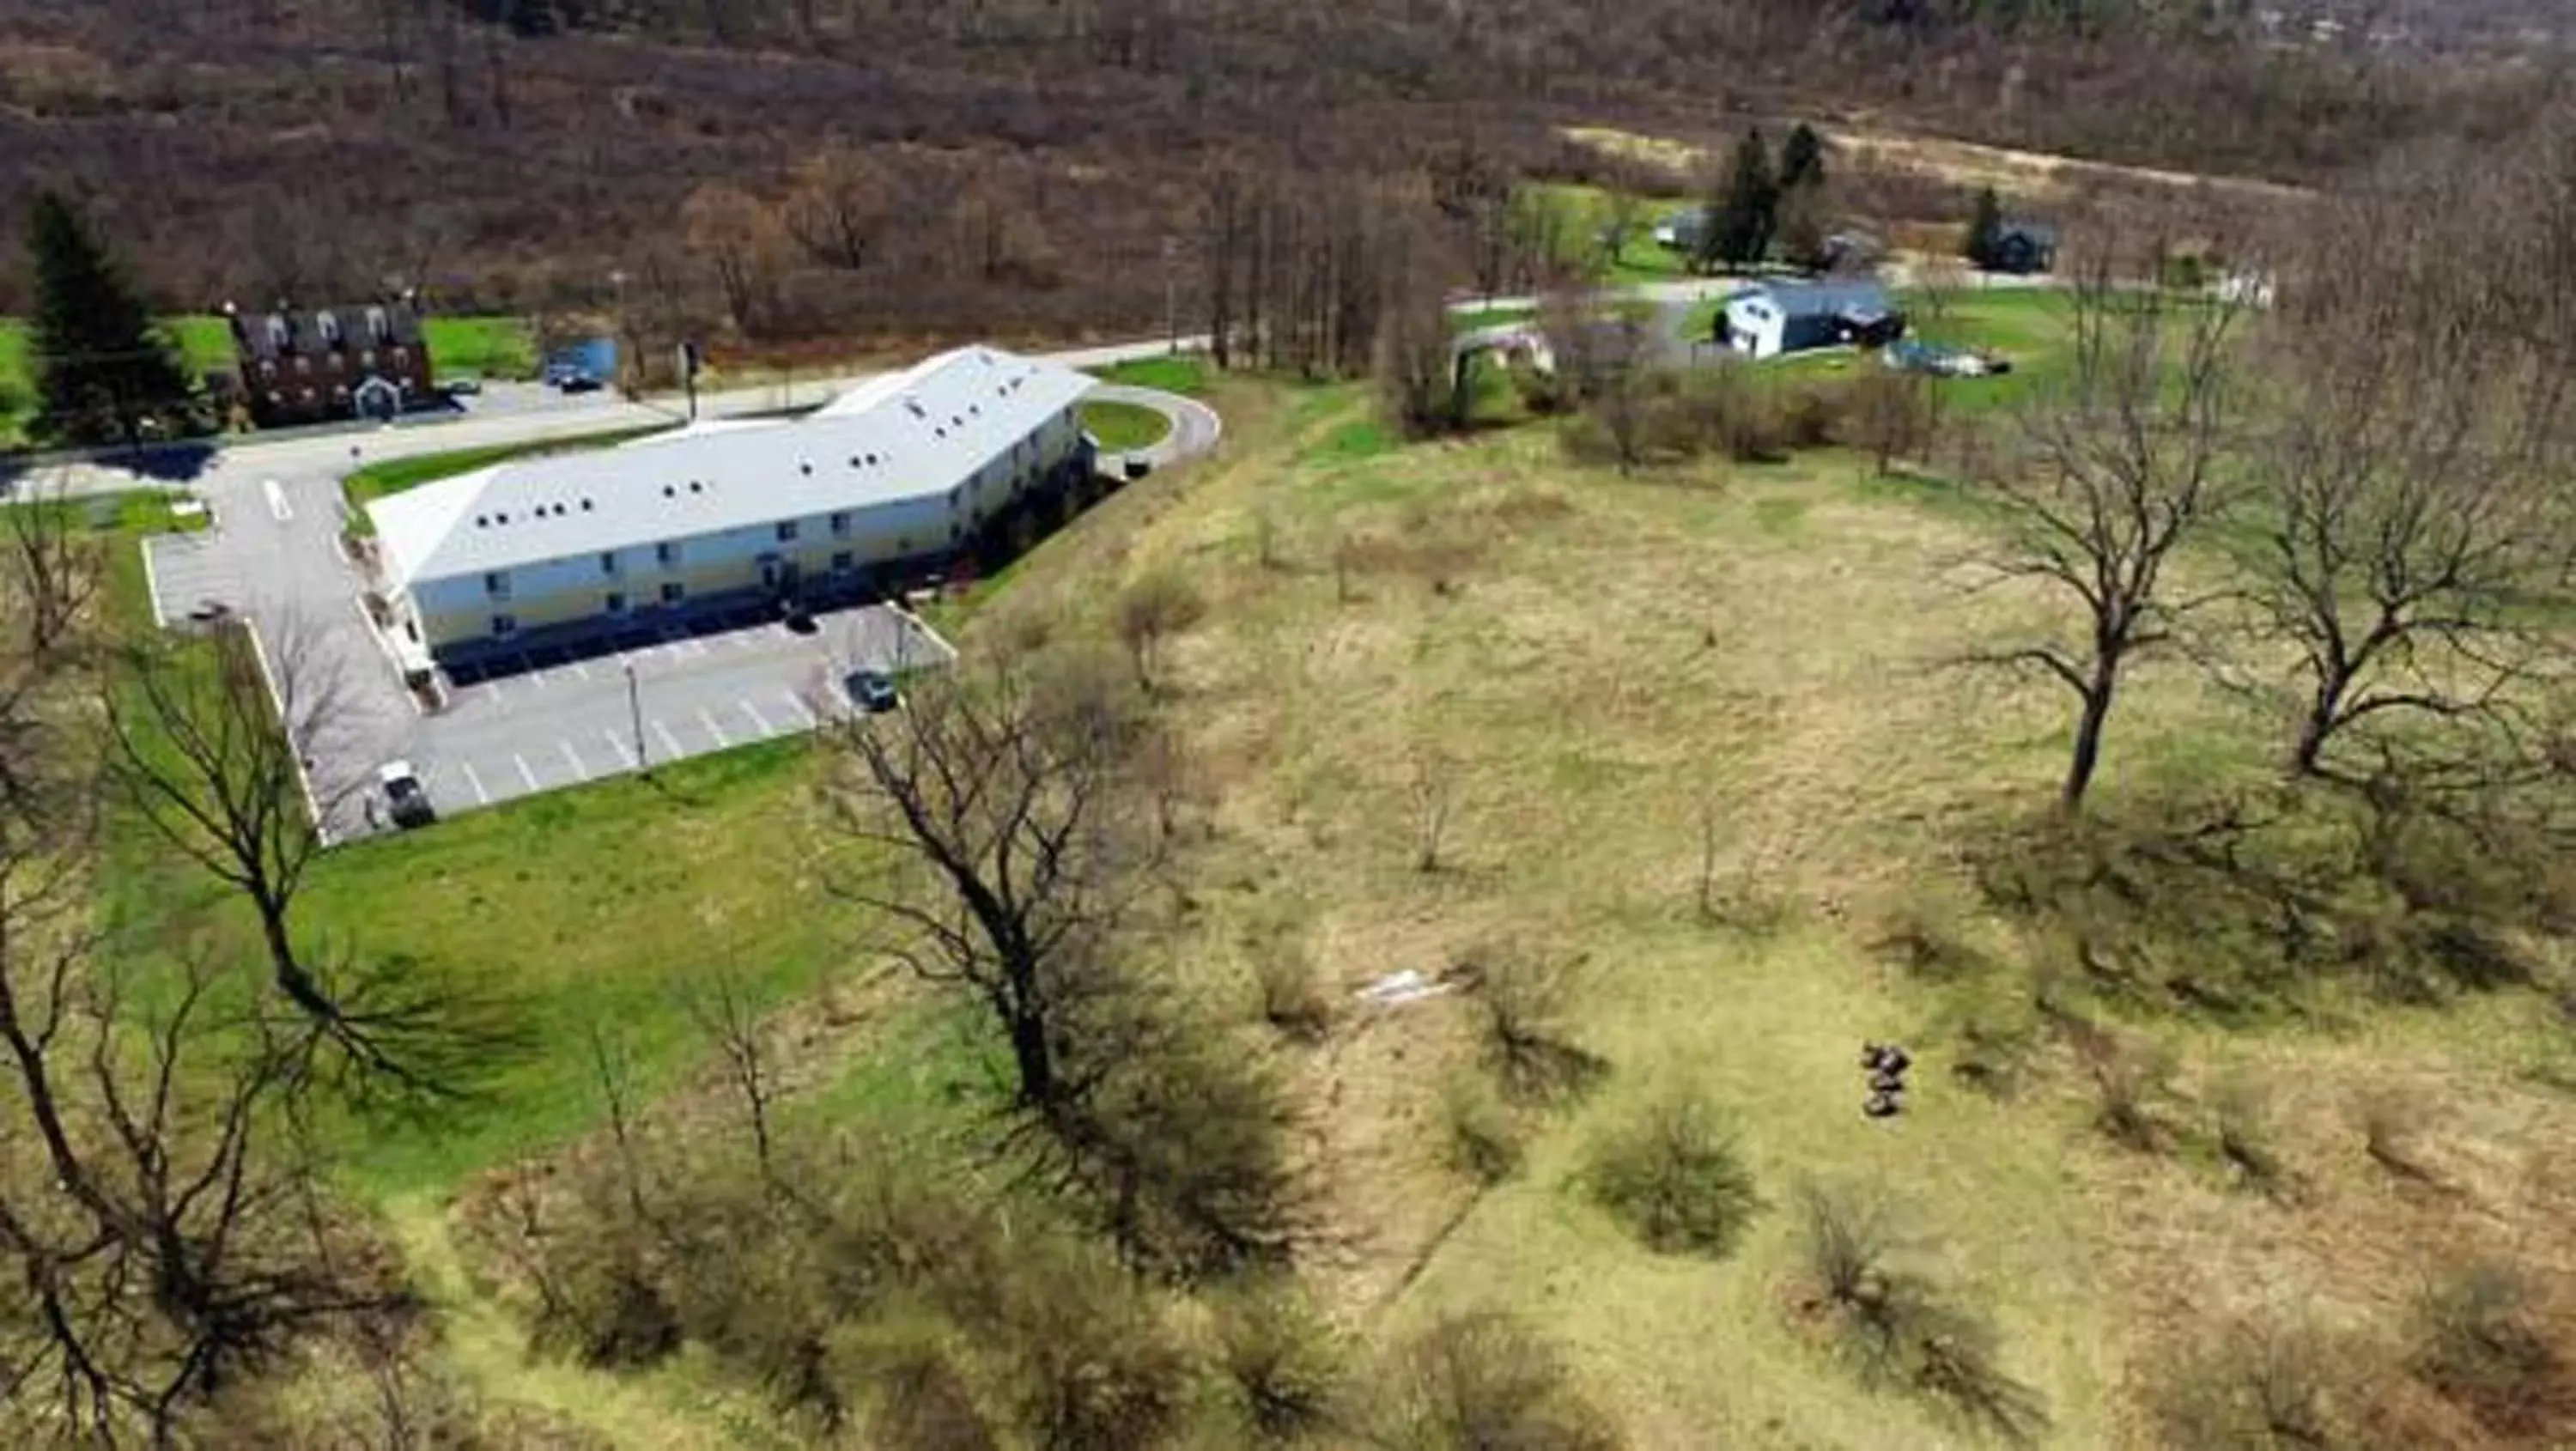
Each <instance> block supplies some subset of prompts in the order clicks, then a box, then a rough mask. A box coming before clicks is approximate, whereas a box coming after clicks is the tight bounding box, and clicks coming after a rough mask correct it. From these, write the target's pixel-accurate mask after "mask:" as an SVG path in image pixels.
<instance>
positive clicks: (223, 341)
mask: <svg viewBox="0 0 2576 1451" xmlns="http://www.w3.org/2000/svg"><path fill="white" fill-rule="evenodd" d="M163 325H164V326H166V327H168V328H169V329H170V333H171V339H172V341H174V342H176V343H177V344H178V345H179V351H180V354H181V355H182V358H183V359H184V361H185V363H186V365H187V369H188V373H189V375H190V376H191V377H201V376H203V375H205V374H207V373H228V372H230V371H232V366H233V339H232V329H231V328H230V326H229V325H227V324H226V323H225V321H224V320H223V319H222V318H220V317H214V316H210V315H208V314H204V313H191V314H186V315H182V316H179V317H173V318H167V319H164V323H163ZM422 328H423V330H424V332H425V334H426V336H427V337H428V340H429V350H430V357H431V359H432V361H433V366H434V367H435V368H436V370H437V373H438V376H440V377H442V378H443V377H450V376H454V375H456V374H460V373H472V374H479V375H481V376H483V377H488V378H524V377H533V376H535V373H536V369H537V344H536V334H535V333H534V332H533V331H532V330H531V329H530V328H529V327H528V324H527V322H526V321H525V320H524V319H521V318H515V317H430V318H425V319H423V320H422ZM35 405H36V378H35V363H34V359H33V358H32V356H31V355H30V339H29V336H28V331H27V324H26V323H25V322H24V321H23V320H21V319H18V318H0V447H7V446H9V445H11V444H15V443H18V442H21V441H23V440H24V437H25V430H26V424H27V419H28V418H29V417H30V416H32V415H33V414H34V412H35Z"/></svg>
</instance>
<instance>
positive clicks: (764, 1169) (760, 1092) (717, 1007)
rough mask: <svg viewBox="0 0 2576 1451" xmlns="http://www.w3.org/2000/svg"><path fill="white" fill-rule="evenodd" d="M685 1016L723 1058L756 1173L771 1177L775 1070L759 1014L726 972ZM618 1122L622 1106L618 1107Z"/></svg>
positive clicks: (700, 994) (702, 992)
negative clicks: (738, 1102)
mask: <svg viewBox="0 0 2576 1451" xmlns="http://www.w3.org/2000/svg"><path fill="white" fill-rule="evenodd" d="M689 1017H690V1018H691V1019H692V1020H693V1021H694V1022H695V1023H696V1024H697V1027H698V1031H699V1032H701V1033H703V1034H705V1035H706V1037H707V1040H708V1041H709V1042H711V1043H713V1044H714V1045H715V1047H716V1051H717V1052H718V1053H719V1054H720V1055H722V1056H723V1058H724V1066H725V1076H726V1077H727V1078H729V1079H731V1080H732V1083H733V1088H734V1091H735V1092H737V1093H739V1094H741V1095H742V1107H743V1113H744V1115H745V1117H746V1118H747V1119H748V1120H749V1121H750V1124H751V1147H752V1153H753V1156H754V1157H755V1158H756V1159H757V1160H758V1161H759V1164H760V1172H761V1173H762V1174H763V1175H767V1174H768V1173H769V1172H770V1146H771V1134H770V1123H769V1109H770V1105H771V1104H772V1103H774V1102H775V1101H776V1100H777V1098H778V1078H777V1068H776V1066H775V1065H774V1064H773V1063H771V1061H770V1057H769V1050H768V1046H767V1045H766V1044H765V1043H763V1042H762V1041H761V1034H760V1012H759V1008H758V1006H757V1005H756V1004H755V1003H753V1002H752V1000H751V997H750V995H749V994H748V993H746V992H744V991H743V988H742V985H741V984H740V983H739V982H737V981H735V980H734V978H733V976H732V975H731V974H729V973H725V972H721V971H719V972H716V973H713V974H710V975H709V977H708V980H707V981H706V982H705V983H703V984H702V985H701V986H700V988H699V990H698V991H697V992H696V993H694V994H693V995H691V997H690V999H689ZM618 1112H619V1116H620V1119H621V1122H622V1119H623V1116H624V1107H623V1105H622V1104H621V1105H620V1106H619V1110H618Z"/></svg>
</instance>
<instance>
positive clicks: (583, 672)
mask: <svg viewBox="0 0 2576 1451" xmlns="http://www.w3.org/2000/svg"><path fill="white" fill-rule="evenodd" d="M572 673H573V674H575V675H578V676H580V677H581V678H582V679H584V680H588V679H589V678H590V667H589V666H587V665H584V664H582V663H581V662H580V661H578V660H575V661H574V662H572Z"/></svg>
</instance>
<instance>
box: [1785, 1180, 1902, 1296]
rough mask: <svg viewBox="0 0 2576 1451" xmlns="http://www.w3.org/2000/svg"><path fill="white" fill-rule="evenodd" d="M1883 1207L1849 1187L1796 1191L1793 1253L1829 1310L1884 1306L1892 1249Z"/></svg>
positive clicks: (1866, 1193) (1871, 1195)
mask: <svg viewBox="0 0 2576 1451" xmlns="http://www.w3.org/2000/svg"><path fill="white" fill-rule="evenodd" d="M1891 1229H1892V1225H1891V1216H1890V1214H1889V1210H1888V1205H1887V1202H1886V1201H1885V1200H1884V1199H1882V1198H1880V1197H1879V1196H1878V1195H1877V1194H1875V1193H1873V1192H1870V1191H1867V1190H1863V1189H1859V1188H1855V1187H1851V1186H1832V1187H1828V1186H1823V1185H1818V1184H1813V1183H1809V1184H1802V1185H1800V1186H1799V1187H1798V1249H1799V1254H1800V1255H1801V1257H1802V1258H1803V1259H1804V1260H1805V1262H1806V1267H1807V1273H1808V1274H1809V1275H1810V1276H1811V1277H1812V1278H1813V1279H1814V1281H1815V1285H1816V1289H1817V1291H1818V1292H1819V1293H1820V1294H1821V1295H1822V1296H1823V1298H1824V1300H1825V1301H1826V1303H1827V1304H1829V1305H1836V1306H1843V1307H1846V1308H1851V1309H1861V1308H1864V1307H1867V1306H1871V1305H1875V1304H1880V1303H1884V1302H1885V1301H1886V1300H1887V1299H1888V1298H1889V1291H1890V1289H1891V1282H1890V1278H1889V1275H1888V1271H1887V1263H1886V1261H1887V1257H1888V1255H1889V1253H1890V1252H1891V1251H1892V1250H1893V1249H1894V1248H1895V1244H1894V1236H1893V1235H1892V1233H1891Z"/></svg>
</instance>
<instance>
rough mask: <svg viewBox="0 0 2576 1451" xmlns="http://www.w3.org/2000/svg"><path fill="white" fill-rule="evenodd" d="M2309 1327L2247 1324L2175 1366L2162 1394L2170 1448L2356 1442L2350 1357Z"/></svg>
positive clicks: (2161, 1418)
mask: <svg viewBox="0 0 2576 1451" xmlns="http://www.w3.org/2000/svg"><path fill="white" fill-rule="evenodd" d="M2346 1349H2348V1348H2347V1347H2338V1346H2335V1345H2333V1344H2331V1343H2329V1342H2328V1341H2327V1340H2326V1339H2325V1338H2324V1337H2323V1336H2321V1335H2319V1334H2317V1333H2316V1332H2315V1331H2313V1330H2310V1329H2307V1328H2305V1327H2283V1326H2260V1327H2257V1326H2240V1327H2238V1328H2237V1329H2235V1330H2234V1331H2232V1332H2230V1333H2229V1334H2227V1335H2224V1336H2220V1337H2216V1338H2215V1343H2213V1344H2211V1345H2208V1346H2206V1347H2204V1348H2203V1349H2202V1350H2201V1351H2200V1352H2199V1353H2197V1354H2195V1355H2192V1356H2189V1357H2187V1358H2185V1359H2184V1360H2182V1361H2181V1362H2179V1363H2177V1364H2176V1365H2174V1366H2172V1367H2170V1368H2168V1370H2167V1372H2166V1373H2165V1374H2164V1375H2163V1376H2161V1377H2160V1378H2159V1384H2158V1386H2157V1389H2156V1391H2155V1395H2154V1401H2155V1414H2156V1418H2157V1420H2158V1422H2159V1423H2160V1425H2161V1427H2162V1429H2163V1431H2164V1433H2165V1439H2166V1442H2167V1443H2168V1444H2170V1445H2174V1446H2188V1447H2191V1448H2194V1451H2203V1448H2205V1451H2239V1448H2241V1451H2272V1448H2275V1447H2283V1446H2313V1447H2335V1446H2343V1445H2347V1444H2349V1443H2350V1430H2349V1428H2350V1426H2351V1423H2352V1408H2353V1404H2354V1401H2355V1399H2356V1397H2355V1394H2354V1389H2355V1385H2356V1383H2357V1382H2358V1380H2359V1379H2360V1377H2361V1376H2362V1375H2363V1374H2365V1372H2364V1371H2363V1369H2362V1368H2361V1367H2359V1366H2352V1367H2350V1368H2349V1369H2347V1368H2346V1365H2345V1361H2346V1357H2345V1354H2344V1351H2345V1350H2346Z"/></svg>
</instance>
